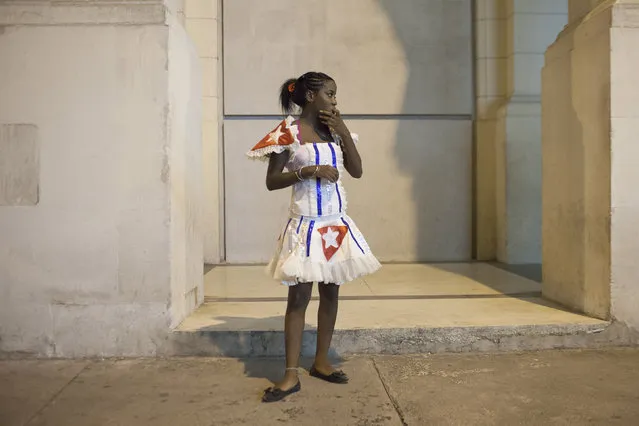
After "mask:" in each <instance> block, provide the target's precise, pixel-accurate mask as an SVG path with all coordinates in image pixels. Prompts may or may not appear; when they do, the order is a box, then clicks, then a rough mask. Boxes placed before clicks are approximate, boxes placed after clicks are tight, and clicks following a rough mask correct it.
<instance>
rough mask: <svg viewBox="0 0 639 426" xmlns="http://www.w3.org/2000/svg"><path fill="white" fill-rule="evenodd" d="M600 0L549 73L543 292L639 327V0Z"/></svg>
mask: <svg viewBox="0 0 639 426" xmlns="http://www.w3.org/2000/svg"><path fill="white" fill-rule="evenodd" d="M590 3H591V6H594V8H593V9H592V10H590V11H584V9H583V3H581V2H571V4H570V6H571V9H570V15H571V17H572V18H573V19H574V21H573V22H571V23H570V24H569V26H568V27H567V28H566V30H565V31H564V32H562V33H561V34H560V36H559V37H558V38H557V40H556V41H555V43H553V45H552V46H550V48H549V49H548V51H547V52H546V61H545V66H544V70H543V94H542V116H543V130H542V134H543V242H544V244H543V275H544V277H543V281H544V282H543V293H544V295H545V297H548V298H550V299H552V300H555V301H557V302H559V303H562V304H564V305H566V306H568V307H570V308H573V309H577V310H580V311H583V312H585V313H588V314H590V315H593V316H596V317H599V318H604V319H606V318H611V319H614V320H616V321H618V322H620V323H622V324H624V325H626V326H628V327H629V328H630V329H634V330H636V331H639V309H637V307H638V306H639V284H637V282H638V281H637V277H639V262H637V259H638V258H639V191H637V186H636V184H637V182H639V168H637V163H639V146H638V145H637V144H636V134H637V133H638V132H639V86H638V85H637V84H636V78H635V76H636V70H637V69H638V68H639V0H617V1H614V0H605V1H598V2H596V1H591V2H590Z"/></svg>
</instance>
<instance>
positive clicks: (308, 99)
mask: <svg viewBox="0 0 639 426" xmlns="http://www.w3.org/2000/svg"><path fill="white" fill-rule="evenodd" d="M315 96H316V93H315V92H313V91H312V90H307V91H306V103H308V104H310V103H312V102H313V101H314V100H315Z"/></svg>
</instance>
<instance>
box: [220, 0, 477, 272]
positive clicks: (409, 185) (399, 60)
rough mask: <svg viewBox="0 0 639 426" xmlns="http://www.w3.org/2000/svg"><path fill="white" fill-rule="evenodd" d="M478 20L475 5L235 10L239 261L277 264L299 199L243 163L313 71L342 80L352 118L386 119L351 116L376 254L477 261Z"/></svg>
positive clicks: (354, 196)
mask: <svg viewBox="0 0 639 426" xmlns="http://www.w3.org/2000/svg"><path fill="white" fill-rule="evenodd" d="M471 12H472V8H471V2H470V1H469V0H427V1H425V0H410V1H402V2H397V1H395V0H392V1H389V0H353V1H347V2H345V1H341V0H340V1H338V0H331V1H325V0H312V1H310V0H309V1H305V2H299V1H283V2H264V1H258V0H233V1H225V3H224V19H225V22H224V55H225V57H224V59H225V60H224V67H225V73H224V108H225V110H224V112H225V114H226V120H225V123H224V148H225V150H224V162H225V187H226V193H225V203H226V204H225V207H226V244H227V253H226V254H227V261H228V262H231V263H258V262H265V261H268V259H269V258H270V256H272V253H273V249H274V247H275V243H276V239H277V236H278V235H279V232H280V229H281V227H282V226H283V225H284V224H285V222H286V218H287V207H288V202H289V199H290V192H289V190H283V191H279V192H278V193H269V192H268V191H267V190H266V188H265V184H264V182H265V175H266V166H265V165H264V164H252V163H249V162H248V161H247V159H246V157H245V155H244V154H245V152H246V151H247V150H249V149H250V148H251V147H252V146H253V145H254V144H255V143H257V141H259V140H260V139H261V138H262V137H263V135H265V134H266V133H268V132H269V131H271V130H272V129H273V127H274V126H275V125H276V123H277V121H278V120H279V118H278V114H281V111H280V109H279V105H278V99H277V97H278V90H279V87H280V85H281V84H282V83H283V82H284V81H285V80H286V79H287V78H291V77H297V76H299V75H301V74H302V73H303V72H306V71H309V70H317V71H323V72H326V73H327V74H329V75H331V76H332V77H334V78H335V79H336V81H337V84H338V96H337V97H338V101H339V108H340V111H341V112H342V114H344V115H348V114H364V115H373V116H374V117H372V118H369V119H359V118H354V119H352V120H349V121H348V124H349V126H351V127H350V128H351V130H352V131H353V132H356V133H358V134H360V151H361V153H362V155H363V162H364V170H365V172H364V177H363V178H362V179H361V180H360V181H348V182H347V183H346V189H347V191H348V192H349V214H350V215H351V216H352V217H353V218H354V220H355V221H356V222H357V223H358V225H359V226H360V228H361V229H362V232H364V234H365V235H366V237H367V239H368V241H369V243H370V244H371V247H372V250H373V251H374V252H375V254H376V255H377V256H378V257H379V258H380V259H381V260H382V261H436V260H437V261H441V260H447V261H449V260H468V259H470V258H471V248H472V247H471V245H472V223H471V220H472V217H471V208H472V119H471V114H472V110H473V99H472V98H473V91H472V86H473V72H472V71H473V70H472V31H471V25H470V24H471V20H472V13H471ZM273 22H285V23H287V24H286V25H276V26H274V25H273ZM240 52H241V53H240ZM261 114H269V115H271V117H267V118H264V117H262V116H260V115H261ZM236 115H240V116H241V117H233V116H236ZM443 115H452V116H453V117H451V118H446V117H442V116H443ZM444 183H445V184H444ZM265 206H266V207H265Z"/></svg>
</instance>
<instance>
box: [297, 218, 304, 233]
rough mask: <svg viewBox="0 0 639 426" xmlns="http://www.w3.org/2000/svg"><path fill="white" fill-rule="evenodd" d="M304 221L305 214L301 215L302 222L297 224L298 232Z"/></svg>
mask: <svg viewBox="0 0 639 426" xmlns="http://www.w3.org/2000/svg"><path fill="white" fill-rule="evenodd" d="M302 222H304V216H300V223H298V224H297V233H298V234H299V233H300V228H301V227H302Z"/></svg>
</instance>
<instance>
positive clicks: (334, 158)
mask: <svg viewBox="0 0 639 426" xmlns="http://www.w3.org/2000/svg"><path fill="white" fill-rule="evenodd" d="M328 146H329V148H330V149H331V154H333V167H335V168H337V155H336V154H335V148H334V147H333V144H330V143H329V144H328ZM335 191H337V199H338V200H339V212H340V213H341V212H342V194H340V193H339V184H338V183H337V182H335Z"/></svg>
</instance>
